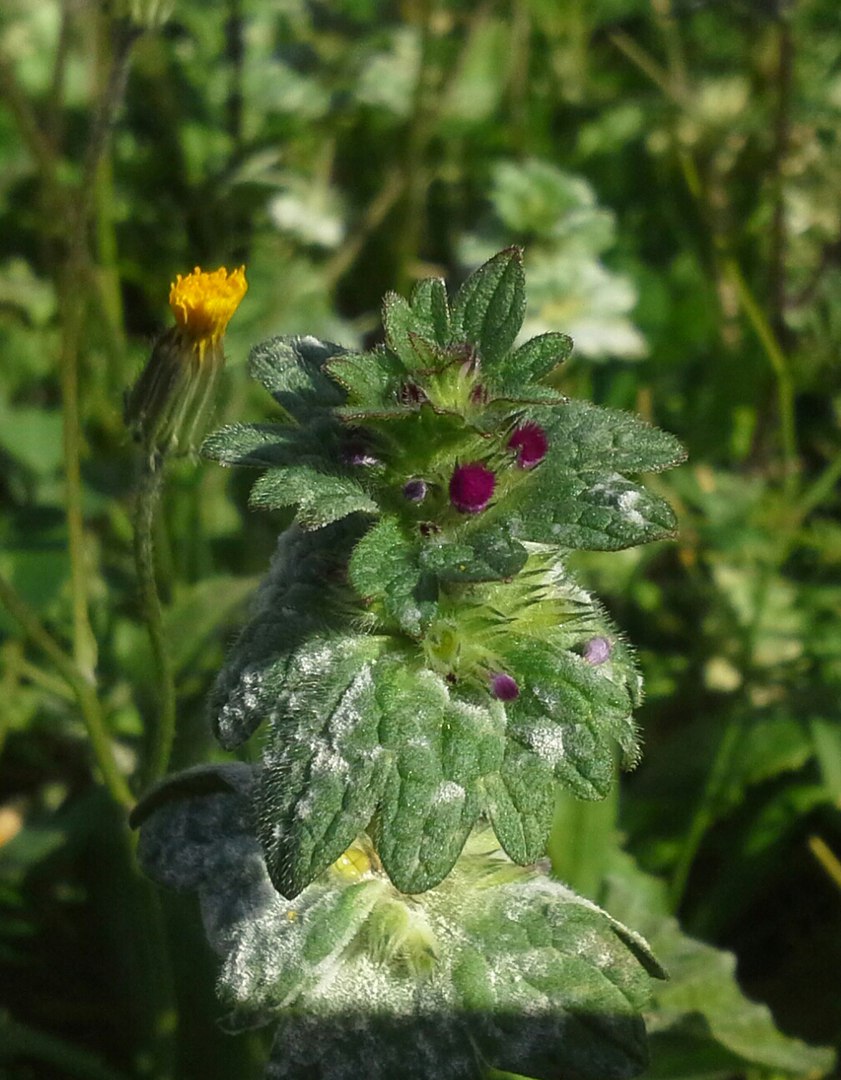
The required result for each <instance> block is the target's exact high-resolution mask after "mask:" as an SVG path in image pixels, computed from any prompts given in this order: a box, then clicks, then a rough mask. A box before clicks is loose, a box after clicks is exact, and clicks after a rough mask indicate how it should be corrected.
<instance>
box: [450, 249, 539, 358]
mask: <svg viewBox="0 0 841 1080" xmlns="http://www.w3.org/2000/svg"><path fill="white" fill-rule="evenodd" d="M525 312H526V283H525V276H524V274H523V253H522V251H521V250H520V248H516V247H512V248H506V250H505V251H501V252H500V253H499V254H498V255H495V256H494V257H493V258H492V259H490V260H489V261H488V262H486V263H485V264H484V266H480V267H479V269H478V270H475V271H474V272H473V273H472V274H471V275H470V277H469V278H468V279H467V281H465V283H464V284H463V285H462V287H461V288H460V289H459V291H458V293H457V294H456V297H455V300H454V301H453V314H452V320H453V339H454V340H455V341H459V340H463V341H466V342H468V343H470V344H472V345H475V346H476V347H477V348H478V349H479V352H480V354H481V358H482V361H483V362H484V364H486V365H487V366H488V368H489V369H490V370H493V369H494V367H495V365H497V364H498V363H499V361H500V360H501V359H502V357H503V356H505V354H506V353H507V352H508V350H509V349H510V348H511V346H512V345H513V344H514V339H515V338H516V337H517V334H518V333H519V331H520V327H521V326H522V325H523V318H524V317H525Z"/></svg>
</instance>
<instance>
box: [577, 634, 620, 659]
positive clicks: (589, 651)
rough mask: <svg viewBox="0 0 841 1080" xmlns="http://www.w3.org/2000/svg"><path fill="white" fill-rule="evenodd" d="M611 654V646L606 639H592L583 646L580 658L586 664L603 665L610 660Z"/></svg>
mask: <svg viewBox="0 0 841 1080" xmlns="http://www.w3.org/2000/svg"><path fill="white" fill-rule="evenodd" d="M612 652H613V646H612V645H611V644H610V642H609V641H608V640H607V638H606V637H594V638H590V640H589V641H588V642H587V643H586V644H585V646H584V651H583V652H582V654H581V655H582V656H583V657H584V659H585V660H586V661H587V663H588V664H593V665H596V664H603V663H604V662H605V660H609V659H610V654H611V653H612Z"/></svg>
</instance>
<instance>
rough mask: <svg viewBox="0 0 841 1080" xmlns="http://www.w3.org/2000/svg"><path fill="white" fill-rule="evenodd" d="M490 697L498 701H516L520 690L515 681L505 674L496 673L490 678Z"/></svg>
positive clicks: (501, 672)
mask: <svg viewBox="0 0 841 1080" xmlns="http://www.w3.org/2000/svg"><path fill="white" fill-rule="evenodd" d="M491 696H492V697H495V698H496V699H497V700H498V701H516V699H517V698H518V697H519V696H520V688H519V686H518V685H517V680H516V679H513V678H512V677H511V676H510V675H506V674H505V672H503V671H500V672H497V674H496V675H492V676H491Z"/></svg>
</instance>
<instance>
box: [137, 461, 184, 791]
mask: <svg viewBox="0 0 841 1080" xmlns="http://www.w3.org/2000/svg"><path fill="white" fill-rule="evenodd" d="M163 478H164V470H163V461H161V460H157V459H148V458H147V459H146V460H145V461H144V464H143V466H142V471H141V474H140V480H139V483H138V487H137V499H136V503H135V513H134V562H135V567H136V569H137V581H138V585H139V590H140V606H141V613H142V616H143V621H144V623H145V624H146V632H147V634H148V636H149V644H150V645H151V648H152V662H153V663H154V665H155V675H156V679H157V686H158V714H157V717H156V719H155V722H154V723H153V724H152V727H151V731H150V737H149V745H148V750H147V756H146V761H145V762H144V767H143V770H142V780H143V784H144V786H148V785H149V784H152V783H154V782H155V781H156V780H158V779H160V778H161V777H162V776H163V775H164V774H165V773H166V770H167V767H168V765H169V758H170V754H171V753H172V743H173V740H174V738H175V675H174V672H173V669H172V664H171V663H170V659H169V653H168V651H167V647H166V639H165V637H164V627H163V613H162V610H161V600H160V596H159V594H158V583H157V578H156V575H155V548H154V540H153V533H154V526H155V513H156V510H157V507H158V505H159V503H160V498H161V492H162V491H163Z"/></svg>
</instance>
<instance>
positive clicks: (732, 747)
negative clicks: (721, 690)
mask: <svg viewBox="0 0 841 1080" xmlns="http://www.w3.org/2000/svg"><path fill="white" fill-rule="evenodd" d="M741 733H742V725H741V722H740V721H739V718H738V717H737V716H736V715H735V714H731V716H730V717H729V719H728V721H727V725H726V727H725V729H724V734H723V735H722V737H721V741H720V742H719V744H718V749H717V750H716V754H715V759H714V760H713V763H712V767H711V768H710V771H709V773H708V774H707V781H706V783H705V784H704V790H703V792H702V793H701V798H700V800H699V801H698V805H697V806H696V807H695V812H694V813H693V815H692V821H691V822H690V825H689V829H688V831H687V833H686V838H685V840H684V842H683V846H682V847H681V849H680V854H679V855H678V858H677V862H676V864H675V868H674V872H673V873H672V880H671V882H670V885H669V897H670V899H671V908H672V911H673V912H675V911H677V910H678V908H679V907H680V903H681V900H682V899H683V894H684V893H685V891H686V884H687V882H688V880H689V873H690V871H691V869H692V863H693V862H694V861H695V856H696V855H697V853H698V848H699V847H700V846H701V841H702V840H703V838H704V834H705V833H706V831H707V829H708V828H709V827H710V825H711V824H712V822H713V821H714V819H715V815H716V808H717V807H718V804H719V799H720V796H721V790H722V788H723V786H724V781H725V778H726V777H727V774H728V772H729V771H730V765H731V763H732V761H733V755H734V754H735V752H736V748H737V746H738V744H739V738H740V736H741Z"/></svg>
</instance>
